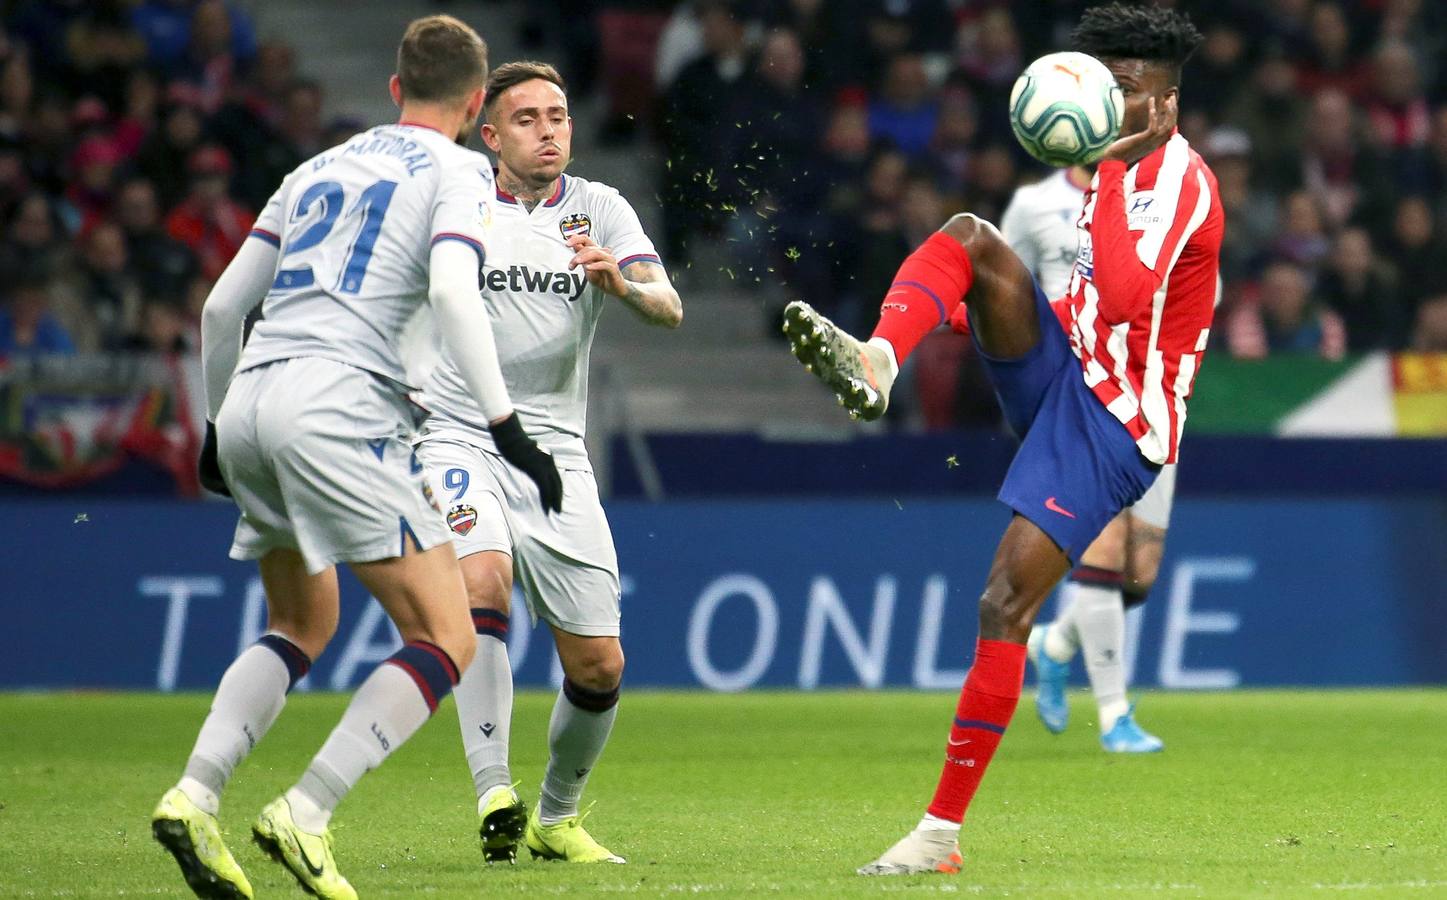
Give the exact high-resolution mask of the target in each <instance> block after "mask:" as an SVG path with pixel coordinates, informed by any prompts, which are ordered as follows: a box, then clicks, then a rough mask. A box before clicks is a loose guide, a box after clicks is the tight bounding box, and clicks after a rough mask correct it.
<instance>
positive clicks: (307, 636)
mask: <svg viewBox="0 0 1447 900" xmlns="http://www.w3.org/2000/svg"><path fill="white" fill-rule="evenodd" d="M266 630H267V631H270V632H275V633H276V634H279V635H281V636H282V637H284V638H286V639H287V640H288V641H290V642H291V643H292V644H293V645H295V646H296V648H297V649H298V650H300V651H301V652H303V653H305V654H306V655H307V658H308V659H312V660H315V659H316V658H317V657H319V656H321V655H322V651H324V650H326V648H327V644H329V643H331V640H332V636H333V635H335V634H336V633H337V616H336V613H335V611H333V613H332V614H331V615H330V616H328V615H325V614H316V615H311V616H297V615H287V616H278V615H270V616H268V617H267V621H266Z"/></svg>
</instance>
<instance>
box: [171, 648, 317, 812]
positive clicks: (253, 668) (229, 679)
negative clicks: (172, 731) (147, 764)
mask: <svg viewBox="0 0 1447 900" xmlns="http://www.w3.org/2000/svg"><path fill="white" fill-rule="evenodd" d="M310 666H311V660H309V659H307V657H306V654H304V653H302V652H301V651H300V650H298V649H297V648H296V645H294V644H292V643H291V642H290V641H288V640H287V639H286V638H284V637H282V636H281V635H279V634H274V633H267V634H264V635H262V636H261V639H260V640H258V641H257V642H256V643H255V644H252V645H251V646H250V647H248V648H246V650H244V651H243V652H242V654H241V655H240V656H238V657H236V660H235V661H234V662H232V663H231V665H230V666H228V667H227V669H226V673H225V674H223V675H222V676H221V683H220V684H219V685H217V687H216V696H215V697H214V698H212V700H211V712H210V713H209V714H208V715H207V716H206V721H205V722H204V723H203V724H202V725H201V731H200V733H199V734H197V735H196V745H195V748H194V749H192V751H191V757H190V758H189V759H188V760H186V772H185V774H184V776H183V777H182V778H181V781H180V782H179V783H178V784H177V787H179V788H180V789H181V791H182V792H183V793H184V794H185V795H186V796H187V797H189V798H190V800H191V802H192V803H194V804H196V806H198V807H199V808H200V809H202V810H203V811H205V812H208V813H210V814H211V815H213V816H214V815H216V813H217V810H218V809H219V808H220V805H221V792H222V791H223V790H225V788H226V782H228V781H230V780H231V774H232V773H233V772H234V771H235V770H236V766H237V765H238V764H240V762H241V761H242V760H243V759H245V758H246V754H248V753H250V752H251V748H252V747H254V746H256V743H257V742H258V741H260V740H261V738H262V736H263V735H265V734H266V732H267V729H269V728H271V725H272V723H273V722H275V721H276V717H277V716H278V715H280V714H281V708H282V707H283V706H284V705H286V694H287V691H289V690H291V686H292V685H293V684H295V683H296V681H297V680H298V679H300V678H301V677H302V676H303V675H305V674H306V671H307V669H308V668H309V667H310Z"/></svg>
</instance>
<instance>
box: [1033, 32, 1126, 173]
mask: <svg viewBox="0 0 1447 900" xmlns="http://www.w3.org/2000/svg"><path fill="white" fill-rule="evenodd" d="M1124 118H1125V97H1124V96H1123V95H1122V94H1121V92H1120V87H1119V86H1118V85H1117V84H1116V83H1115V77H1114V76H1112V75H1111V74H1110V70H1109V69H1107V68H1106V67H1105V65H1104V64H1103V63H1102V62H1101V61H1100V60H1098V59H1096V58H1095V57H1093V56H1087V55H1086V54H1084V53H1051V54H1048V55H1046V56H1042V57H1040V58H1039V59H1037V60H1035V61H1034V62H1033V63H1031V64H1030V65H1029V66H1028V67H1027V68H1026V69H1025V71H1024V72H1022V73H1020V77H1019V78H1018V79H1016V80H1015V87H1014V88H1013V89H1012V90H1011V91H1010V129H1011V130H1012V131H1014V132H1015V139H1016V140H1018V141H1019V142H1020V146H1022V147H1024V148H1025V150H1026V152H1028V153H1029V154H1030V155H1031V156H1033V157H1035V158H1036V159H1038V160H1040V161H1041V162H1043V163H1045V164H1046V165H1047V166H1055V167H1056V168H1065V167H1066V166H1083V165H1088V164H1090V163H1093V162H1095V161H1096V160H1097V159H1100V155H1101V154H1102V153H1104V152H1105V148H1106V147H1108V146H1110V144H1111V142H1112V141H1114V140H1115V138H1116V136H1117V135H1118V134H1120V123H1121V120H1122V119H1124Z"/></svg>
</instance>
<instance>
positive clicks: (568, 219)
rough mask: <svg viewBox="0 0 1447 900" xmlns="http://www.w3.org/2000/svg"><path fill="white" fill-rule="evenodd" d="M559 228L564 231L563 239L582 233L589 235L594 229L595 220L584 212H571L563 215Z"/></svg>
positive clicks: (585, 235)
mask: <svg viewBox="0 0 1447 900" xmlns="http://www.w3.org/2000/svg"><path fill="white" fill-rule="evenodd" d="M558 228H559V230H561V231H562V232H563V240H565V241H566V240H568V239H569V238H572V237H575V236H577V235H582V236H583V237H587V236H588V235H589V234H591V233H592V231H593V220H592V219H590V218H588V217H587V216H586V215H584V214H583V213H571V214H569V215H566V216H563V221H561V222H559V223H558Z"/></svg>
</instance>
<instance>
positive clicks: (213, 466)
mask: <svg viewBox="0 0 1447 900" xmlns="http://www.w3.org/2000/svg"><path fill="white" fill-rule="evenodd" d="M196 468H197V471H198V472H199V473H200V475H201V486H202V487H203V488H205V489H206V490H208V491H210V492H212V493H213V494H220V495H221V496H223V497H230V496H231V489H230V488H228V487H227V486H226V479H225V478H222V477H221V460H220V459H218V458H217V456H216V423H215V422H212V421H210V420H207V422H206V441H205V442H204V443H203V444H201V459H200V461H199V462H198V463H197V465H196Z"/></svg>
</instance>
